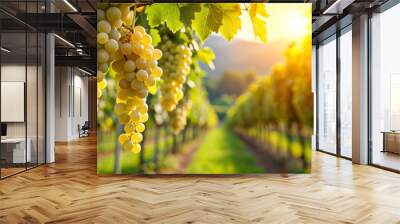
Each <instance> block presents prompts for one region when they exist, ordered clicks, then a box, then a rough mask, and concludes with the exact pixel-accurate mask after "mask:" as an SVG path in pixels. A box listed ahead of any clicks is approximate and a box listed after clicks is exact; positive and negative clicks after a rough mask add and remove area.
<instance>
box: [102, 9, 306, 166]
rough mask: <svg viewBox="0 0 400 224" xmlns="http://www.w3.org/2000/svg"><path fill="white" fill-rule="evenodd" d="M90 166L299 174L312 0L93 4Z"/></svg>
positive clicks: (302, 160) (303, 146) (303, 162)
mask: <svg viewBox="0 0 400 224" xmlns="http://www.w3.org/2000/svg"><path fill="white" fill-rule="evenodd" d="M97 20H98V22H97V85H98V89H97V97H98V111H97V114H98V115H97V119H98V125H99V127H98V133H97V137H98V139H97V144H98V147H97V150H98V156H97V172H98V173H99V174H175V173H180V174H236V173H307V172H310V166H311V143H310V141H311V134H312V126H313V94H312V92H311V4H287V3H286V4H283V3H282V4H281V3H279V4H278V3H153V4H152V3H99V4H98V5H97Z"/></svg>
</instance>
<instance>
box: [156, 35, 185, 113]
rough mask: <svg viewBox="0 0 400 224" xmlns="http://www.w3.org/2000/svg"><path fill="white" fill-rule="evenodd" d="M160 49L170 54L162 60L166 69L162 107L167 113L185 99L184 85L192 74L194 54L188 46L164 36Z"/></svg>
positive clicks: (162, 88)
mask: <svg viewBox="0 0 400 224" xmlns="http://www.w3.org/2000/svg"><path fill="white" fill-rule="evenodd" d="M160 49H161V50H162V51H163V52H168V56H166V57H164V58H162V59H161V60H160V65H161V66H162V67H163V69H164V75H163V77H162V79H163V83H162V85H161V87H160V90H161V105H162V107H163V109H164V110H165V111H168V112H171V111H173V110H175V109H176V107H177V105H178V103H179V101H180V100H181V99H182V98H183V95H184V94H183V85H184V84H185V82H186V79H187V76H188V74H189V72H190V64H191V62H192V58H191V57H192V52H191V50H190V48H189V47H188V46H185V45H183V44H175V43H174V42H172V41H171V40H170V39H169V37H168V35H164V36H163V42H162V43H161V46H160Z"/></svg>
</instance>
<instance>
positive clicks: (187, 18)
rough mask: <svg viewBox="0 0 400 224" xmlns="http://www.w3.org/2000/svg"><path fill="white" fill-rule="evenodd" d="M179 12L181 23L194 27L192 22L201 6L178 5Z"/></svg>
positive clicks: (192, 4)
mask: <svg viewBox="0 0 400 224" xmlns="http://www.w3.org/2000/svg"><path fill="white" fill-rule="evenodd" d="M178 4H179V7H180V8H179V11H180V13H181V14H180V16H181V21H182V22H183V24H185V26H187V27H190V26H192V20H193V19H194V14H195V13H196V12H199V11H200V10H201V4H199V3H185V4H183V3H178Z"/></svg>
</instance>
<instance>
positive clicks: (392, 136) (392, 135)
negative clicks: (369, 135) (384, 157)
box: [381, 131, 400, 154]
mask: <svg viewBox="0 0 400 224" xmlns="http://www.w3.org/2000/svg"><path fill="white" fill-rule="evenodd" d="M381 133H382V134H383V150H382V152H391V153H396V154H400V131H383V132H381Z"/></svg>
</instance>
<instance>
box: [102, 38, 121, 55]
mask: <svg viewBox="0 0 400 224" xmlns="http://www.w3.org/2000/svg"><path fill="white" fill-rule="evenodd" d="M104 48H105V49H106V51H107V52H108V53H109V54H114V53H115V52H117V50H118V42H117V41H116V40H114V39H109V40H108V41H107V43H106V44H105V45H104Z"/></svg>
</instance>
